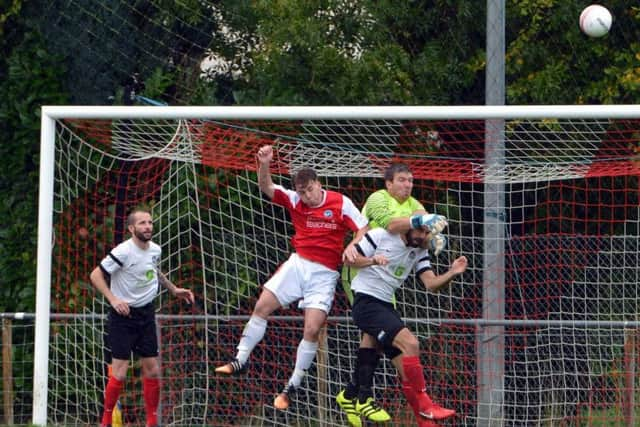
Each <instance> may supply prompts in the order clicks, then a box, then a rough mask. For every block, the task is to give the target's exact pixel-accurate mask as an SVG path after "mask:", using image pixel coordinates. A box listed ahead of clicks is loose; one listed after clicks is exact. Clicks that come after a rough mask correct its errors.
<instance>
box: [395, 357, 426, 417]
mask: <svg viewBox="0 0 640 427" xmlns="http://www.w3.org/2000/svg"><path fill="white" fill-rule="evenodd" d="M402 369H403V370H404V375H405V377H407V383H408V384H410V385H411V387H412V388H413V391H414V393H415V394H416V398H417V399H418V401H419V402H421V403H422V405H423V406H424V405H426V406H430V405H432V404H433V402H432V401H431V398H430V397H429V395H428V394H427V392H426V385H425V382H424V368H423V367H422V363H420V358H419V357H418V356H404V357H403V358H402Z"/></svg>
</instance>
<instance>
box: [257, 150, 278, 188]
mask: <svg viewBox="0 0 640 427" xmlns="http://www.w3.org/2000/svg"><path fill="white" fill-rule="evenodd" d="M256 157H257V158H258V186H259V187H260V191H262V192H263V193H264V194H266V195H267V197H269V198H270V199H272V198H273V194H274V192H275V186H274V184H273V180H272V179H271V171H270V170H269V169H270V166H271V160H273V146H271V145H263V146H262V147H260V149H259V150H258V153H257V154H256Z"/></svg>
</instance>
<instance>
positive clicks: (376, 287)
mask: <svg viewBox="0 0 640 427" xmlns="http://www.w3.org/2000/svg"><path fill="white" fill-rule="evenodd" d="M356 248H357V249H358V251H359V252H360V253H361V254H362V255H364V256H366V257H372V256H374V255H375V254H382V255H384V256H385V258H387V259H388V260H389V263H388V264H387V265H372V266H368V267H364V268H361V269H360V270H359V271H358V274H356V277H354V279H353V281H352V282H351V289H353V290H354V291H356V292H361V293H364V294H367V295H371V296H373V297H376V298H378V299H380V300H382V301H387V302H393V294H394V292H395V290H396V289H398V288H399V287H400V286H402V284H403V283H404V281H405V280H406V279H407V277H409V274H410V273H411V271H414V270H415V272H416V275H418V276H419V275H420V274H421V273H422V272H424V271H425V270H431V262H430V261H429V253H428V252H427V250H426V249H423V248H414V247H411V246H407V245H406V244H405V242H404V241H403V240H402V238H401V237H400V236H399V235H397V234H391V233H389V232H388V231H387V230H385V229H383V228H375V229H373V230H370V231H369V232H367V234H365V236H364V237H363V238H362V240H360V241H359V242H358V244H357V245H356Z"/></svg>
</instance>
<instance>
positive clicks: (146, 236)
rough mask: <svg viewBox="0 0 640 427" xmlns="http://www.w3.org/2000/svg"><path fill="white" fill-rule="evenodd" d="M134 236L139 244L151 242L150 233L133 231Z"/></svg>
mask: <svg viewBox="0 0 640 427" xmlns="http://www.w3.org/2000/svg"><path fill="white" fill-rule="evenodd" d="M134 234H135V236H136V237H137V238H138V240H140V241H141V242H148V241H149V240H151V232H143V231H138V230H135V232H134Z"/></svg>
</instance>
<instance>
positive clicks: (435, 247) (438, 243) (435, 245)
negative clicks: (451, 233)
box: [429, 233, 447, 256]
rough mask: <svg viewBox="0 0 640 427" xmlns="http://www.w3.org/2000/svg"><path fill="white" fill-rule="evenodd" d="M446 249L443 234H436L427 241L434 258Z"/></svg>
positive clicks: (445, 237) (445, 238)
mask: <svg viewBox="0 0 640 427" xmlns="http://www.w3.org/2000/svg"><path fill="white" fill-rule="evenodd" d="M446 247H447V236H445V235H444V234H439V233H438V234H436V235H434V236H433V237H432V238H431V240H429V249H431V251H432V252H433V254H434V255H435V256H438V255H440V253H441V252H442V251H443V250H444V248H446Z"/></svg>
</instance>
